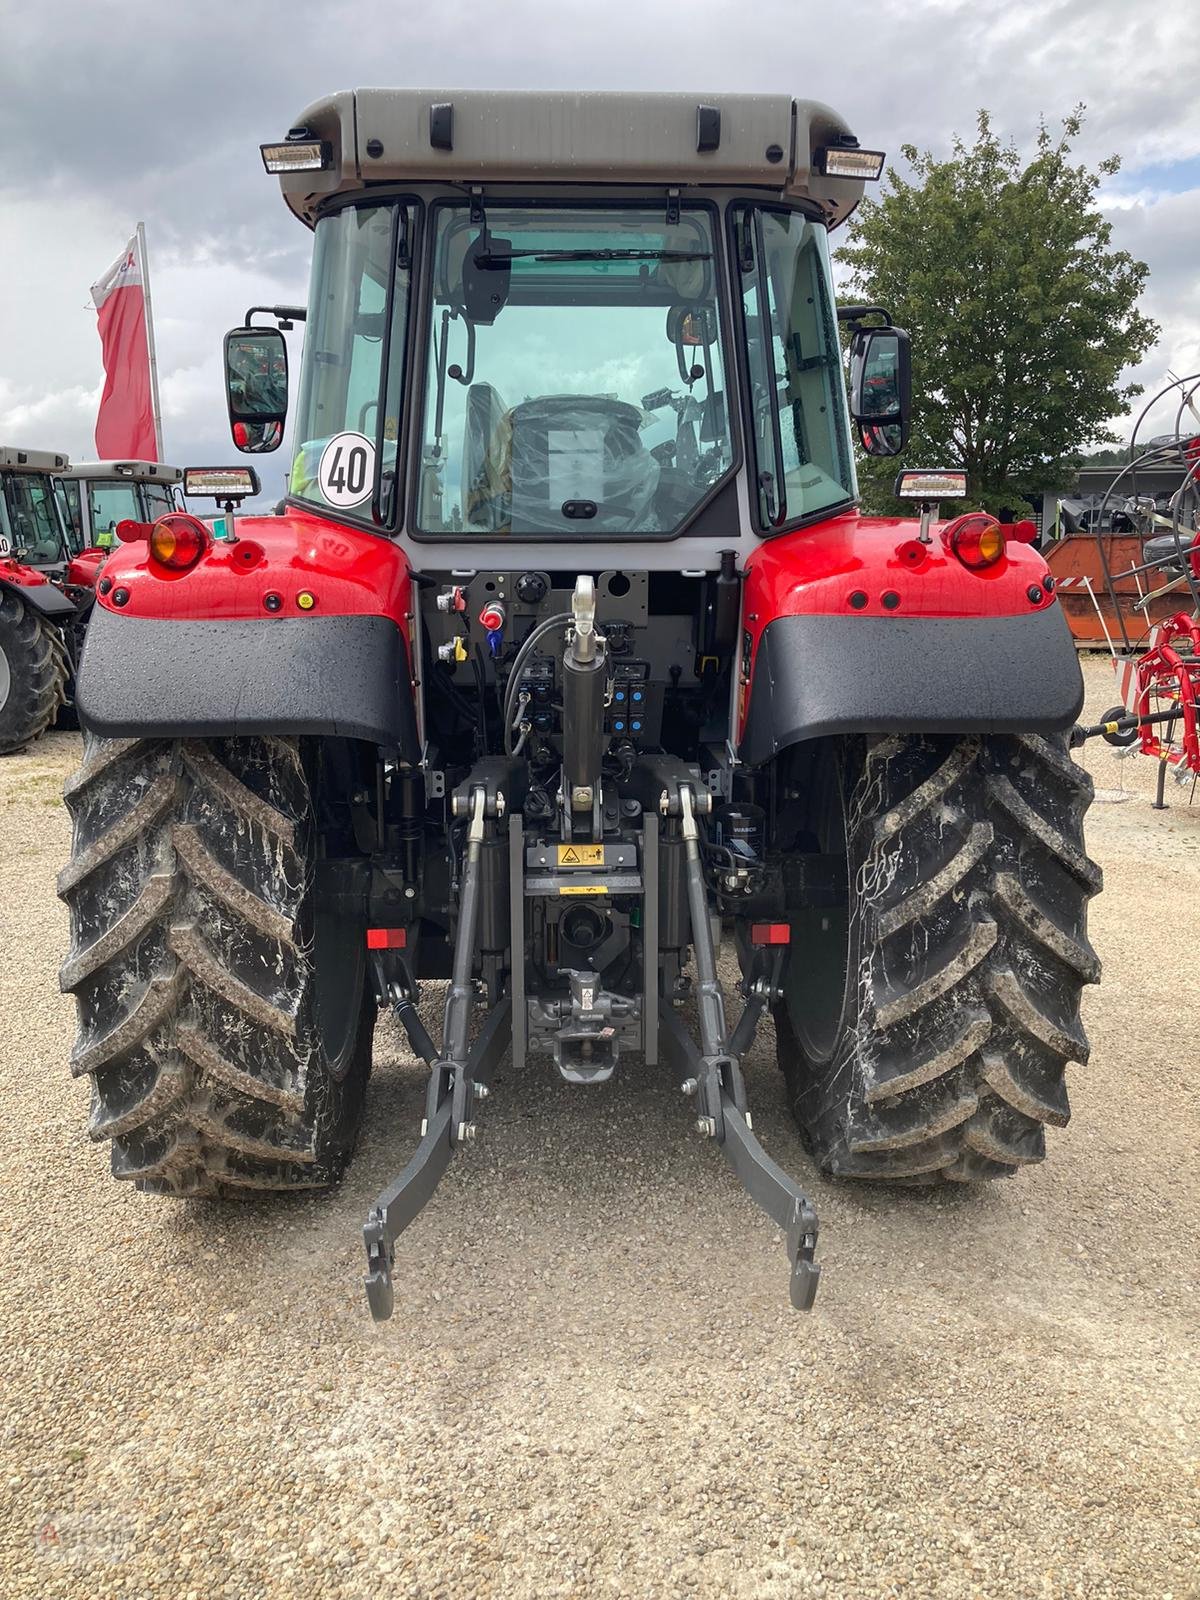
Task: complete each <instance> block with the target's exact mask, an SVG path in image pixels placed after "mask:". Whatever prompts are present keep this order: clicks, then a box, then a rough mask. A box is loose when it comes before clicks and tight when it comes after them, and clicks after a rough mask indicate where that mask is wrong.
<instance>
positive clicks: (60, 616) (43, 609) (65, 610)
mask: <svg viewBox="0 0 1200 1600" xmlns="http://www.w3.org/2000/svg"><path fill="white" fill-rule="evenodd" d="M0 588H3V589H7V590H8V591H9V592H10V593H11V594H15V595H16V597H17V599H18V600H24V602H25V604H26V605H27V606H29V607H30V608H31V609H32V610H34V611H37V612H40V613H41V615H42V616H43V617H49V618H51V620H52V621H56V622H58V621H65V620H66V619H67V618H68V617H72V616H74V615H75V613H76V612H77V611H78V610H79V607H78V606H77V605H76V604H75V602H74V600H71V599H68V597H67V596H66V595H65V594H64V593H63V592H62V590H61V589H58V588H56V587H55V586H54V584H52V583H9V582H8V581H7V580H6V579H4V578H0Z"/></svg>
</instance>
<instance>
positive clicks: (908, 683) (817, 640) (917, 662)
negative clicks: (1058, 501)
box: [739, 605, 1083, 765]
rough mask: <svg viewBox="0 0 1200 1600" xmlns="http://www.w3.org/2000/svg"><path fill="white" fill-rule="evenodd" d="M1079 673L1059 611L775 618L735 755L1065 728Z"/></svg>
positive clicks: (756, 757) (757, 757)
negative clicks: (876, 739)
mask: <svg viewBox="0 0 1200 1600" xmlns="http://www.w3.org/2000/svg"><path fill="white" fill-rule="evenodd" d="M1082 706H1083V676H1082V674H1081V673H1080V670H1079V661H1078V657H1077V654H1076V651H1075V645H1074V643H1073V641H1072V639H1071V635H1070V632H1069V630H1068V628H1067V624H1066V620H1065V619H1064V617H1063V614H1062V612H1061V611H1060V610H1059V608H1058V606H1057V605H1049V606H1047V607H1046V608H1045V610H1040V611H1036V612H1033V611H1031V612H1030V614H1029V615H1028V616H1023V617H1021V616H1019V617H845V616H796V617H777V618H776V619H775V620H774V621H773V622H770V623H768V624H767V626H766V628H765V629H764V630H763V636H762V639H761V641H760V643H759V647H758V653H757V655H756V658H755V662H754V673H753V678H752V681H751V688H750V710H749V714H748V716H747V718H746V731H745V736H744V738H743V739H742V744H741V748H740V751H739V754H740V755H741V758H742V760H743V761H745V762H747V763H749V764H751V765H754V764H756V763H758V762H761V761H767V760H769V759H770V757H771V756H773V755H775V754H776V753H777V752H778V751H780V750H784V749H786V748H787V747H788V746H789V745H793V744H798V743H799V742H800V741H801V740H803V739H819V738H822V737H824V736H826V735H828V734H838V733H899V732H905V733H1018V732H1028V733H1060V732H1062V731H1063V730H1064V729H1066V728H1070V727H1071V726H1072V725H1073V723H1074V722H1075V720H1076V718H1077V717H1078V716H1079V712H1080V710H1081V708H1082Z"/></svg>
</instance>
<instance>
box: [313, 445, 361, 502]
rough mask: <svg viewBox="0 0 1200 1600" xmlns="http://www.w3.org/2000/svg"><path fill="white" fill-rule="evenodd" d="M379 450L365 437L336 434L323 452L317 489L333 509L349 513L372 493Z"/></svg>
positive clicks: (318, 471)
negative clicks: (334, 507)
mask: <svg viewBox="0 0 1200 1600" xmlns="http://www.w3.org/2000/svg"><path fill="white" fill-rule="evenodd" d="M374 481H375V446H374V445H373V444H372V443H371V441H370V439H368V438H367V436H366V434H364V433H336V434H334V436H333V438H332V439H330V441H329V443H328V444H327V445H326V446H325V448H324V450H322V452H321V464H320V466H319V467H318V468H317V485H318V487H319V488H320V491H321V493H322V495H323V496H324V497H325V500H326V501H327V502H328V504H329V505H331V506H339V507H340V508H341V509H343V510H345V509H346V508H347V507H349V506H356V505H358V504H359V503H360V502H361V501H363V500H365V499H366V498H367V496H368V495H369V494H370V493H371V485H372V484H373V483H374Z"/></svg>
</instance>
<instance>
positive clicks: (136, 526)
mask: <svg viewBox="0 0 1200 1600" xmlns="http://www.w3.org/2000/svg"><path fill="white" fill-rule="evenodd" d="M152 527H153V524H152V523H149V522H135V521H134V520H133V518H132V517H123V518H122V519H121V521H120V522H118V523H117V538H118V539H120V541H121V543H122V544H134V543H136V542H137V540H138V539H148V538H149V537H150V530H151V528H152Z"/></svg>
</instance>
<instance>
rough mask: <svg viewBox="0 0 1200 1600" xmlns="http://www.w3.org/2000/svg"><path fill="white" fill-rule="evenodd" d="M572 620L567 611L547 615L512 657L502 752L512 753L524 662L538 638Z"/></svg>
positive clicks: (506, 689)
mask: <svg viewBox="0 0 1200 1600" xmlns="http://www.w3.org/2000/svg"><path fill="white" fill-rule="evenodd" d="M571 621H572V617H571V613H570V612H569V611H561V612H560V613H559V614H558V616H556V617H547V618H546V620H545V621H544V622H539V623H538V625H537V627H536V628H534V630H533V632H532V633H531V634H530V635H529V637H528V638H527V639H526V640H525V642H524V643H523V644H522V646H521V648H520V649H519V650H518V651H517V653H516V655H515V656H514V658H513V664H512V671H511V672H510V673H509V675H508V683H507V684H506V685H505V689H504V753H505V755H509V756H511V755H512V754H513V732H514V729H513V707H514V705H515V704H516V698H517V689H518V688H519V686H520V683H521V672H522V670H523V668H524V666H525V662H526V660H527V658H528V656H529V655H530V653H531V651H532V650H533V647H534V645H536V644H537V642H538V640H539V639H544V638H545V637H546V635H547V634H548V633H550V632H552V631H553V630H554V629H555V628H565V627H567V626H568V625H569V624H570V623H571Z"/></svg>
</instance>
